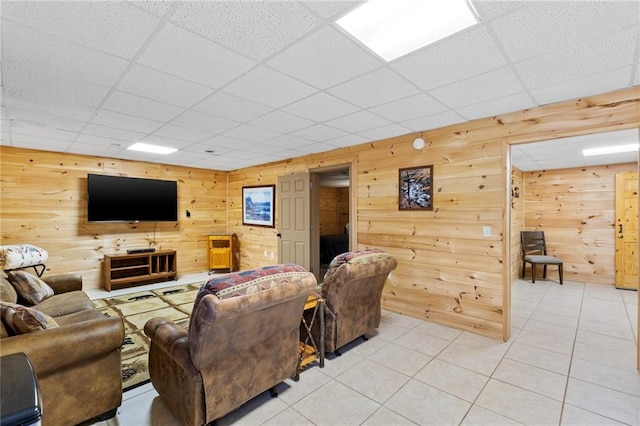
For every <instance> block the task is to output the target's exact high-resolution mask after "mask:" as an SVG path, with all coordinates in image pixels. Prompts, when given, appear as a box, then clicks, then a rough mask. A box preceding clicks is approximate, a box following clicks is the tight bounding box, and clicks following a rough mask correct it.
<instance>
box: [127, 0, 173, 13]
mask: <svg viewBox="0 0 640 426" xmlns="http://www.w3.org/2000/svg"><path fill="white" fill-rule="evenodd" d="M129 3H130V4H132V5H133V6H136V7H139V8H140V9H144V10H146V11H149V12H151V13H153V14H154V15H158V16H164V15H165V14H166V13H167V12H168V11H169V9H170V8H171V6H172V5H173V3H174V2H173V1H168V0H160V1H150V0H133V1H130V2H129Z"/></svg>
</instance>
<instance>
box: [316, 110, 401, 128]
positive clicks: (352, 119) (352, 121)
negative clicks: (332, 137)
mask: <svg viewBox="0 0 640 426" xmlns="http://www.w3.org/2000/svg"><path fill="white" fill-rule="evenodd" d="M387 124H391V122H390V121H389V120H387V119H386V118H382V117H379V116H377V115H375V114H372V113H370V112H369V111H358V112H356V113H353V114H349V115H346V116H344V117H340V118H336V119H335V120H330V121H327V125H329V126H332V127H335V128H338V129H341V130H344V131H345V132H348V133H361V132H362V131H364V130H369V129H375V128H377V127H381V126H385V125H387Z"/></svg>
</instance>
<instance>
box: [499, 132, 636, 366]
mask: <svg viewBox="0 0 640 426" xmlns="http://www.w3.org/2000/svg"><path fill="white" fill-rule="evenodd" d="M577 128H579V126H576V128H571V127H569V128H567V129H565V130H564V131H558V132H556V133H555V134H553V135H550V136H549V137H548V138H544V137H541V138H540V140H553V139H557V140H558V141H560V140H561V139H562V138H563V137H565V136H573V135H575V134H576V130H577ZM631 128H633V127H631ZM618 129H619V130H622V129H624V127H619V128H618ZM611 130H612V129H610V128H608V127H607V126H602V127H600V128H595V129H592V131H591V132H584V133H592V134H597V133H604V132H607V131H611ZM636 130H637V132H638V140H640V127H636ZM584 133H583V134H584ZM505 142H506V149H505V150H504V151H503V153H504V165H505V174H504V176H505V182H504V183H505V199H506V202H505V204H504V206H505V207H504V208H505V215H504V218H505V220H504V226H503V232H504V233H503V235H504V238H503V242H502V253H503V258H504V259H505V260H506V262H504V266H503V270H502V276H503V310H504V328H503V337H505V338H504V341H507V340H508V338H509V337H510V332H511V330H510V329H511V284H512V279H511V266H512V264H511V255H512V253H511V225H512V224H511V209H510V205H511V204H510V200H511V173H512V170H511V169H512V167H513V165H512V163H511V147H512V146H514V145H520V144H525V143H528V142H536V140H535V139H531V140H528V141H521V142H514V141H510V140H506V141H505ZM637 171H638V172H639V173H638V183H639V187H640V157H639V158H638V161H637ZM638 207H639V211H640V198H639V200H638ZM638 236H639V238H638V247H637V252H638V264H639V265H640V227H638ZM613 285H614V286H615V283H614V284H613ZM637 298H638V310H639V311H640V279H639V280H638V294H637ZM637 330H638V331H637V334H636V336H635V337H636V357H637V359H636V363H637V365H636V367H637V370H638V371H639V372H640V315H638V326H637Z"/></svg>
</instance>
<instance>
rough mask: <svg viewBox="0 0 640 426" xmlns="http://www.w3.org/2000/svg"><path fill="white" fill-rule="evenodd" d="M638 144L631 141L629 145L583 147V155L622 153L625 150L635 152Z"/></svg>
mask: <svg viewBox="0 0 640 426" xmlns="http://www.w3.org/2000/svg"><path fill="white" fill-rule="evenodd" d="M638 146H639V145H638V144H637V143H631V144H628V145H615V146H605V147H602V148H590V149H583V150H582V155H584V156H585V157H590V156H592V155H607V154H620V153H623V152H635V151H638Z"/></svg>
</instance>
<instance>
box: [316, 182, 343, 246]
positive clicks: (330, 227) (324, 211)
mask: <svg viewBox="0 0 640 426" xmlns="http://www.w3.org/2000/svg"><path fill="white" fill-rule="evenodd" d="M319 209H320V235H336V234H344V227H345V225H346V224H347V223H348V222H349V188H335V187H331V186H321V187H320V207H319Z"/></svg>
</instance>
